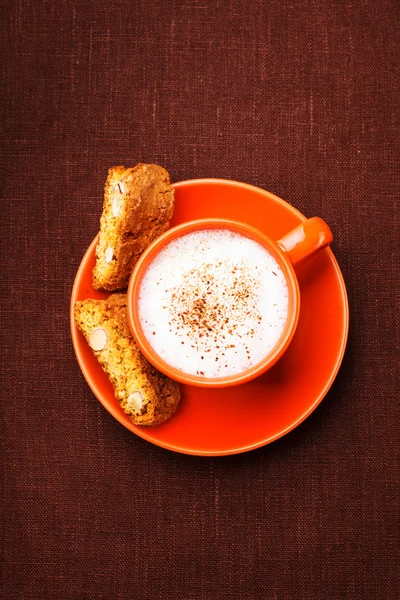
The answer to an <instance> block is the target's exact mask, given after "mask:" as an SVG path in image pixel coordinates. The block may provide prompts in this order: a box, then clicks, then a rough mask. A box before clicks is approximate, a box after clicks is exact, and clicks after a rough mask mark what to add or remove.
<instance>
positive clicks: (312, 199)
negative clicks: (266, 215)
mask: <svg viewBox="0 0 400 600" xmlns="http://www.w3.org/2000/svg"><path fill="white" fill-rule="evenodd" d="M3 7H4V8H3V14H2V18H1V21H0V22H1V39H2V45H3V47H2V57H3V58H2V65H1V67H2V68H1V71H2V80H1V85H2V92H3V101H2V103H1V111H2V131H3V143H2V153H1V175H2V213H1V242H2V252H1V256H2V266H1V269H2V273H3V277H2V280H3V281H2V283H5V284H6V285H5V287H4V292H3V295H2V312H1V316H2V329H1V333H2V344H1V357H2V363H1V374H2V384H1V385H2V387H1V390H2V394H1V395H2V402H1V410H2V416H1V431H2V438H1V439H2V454H1V462H2V475H3V477H2V493H1V507H2V509H3V512H2V523H1V549H2V580H1V597H2V598H5V599H7V600H13V599H18V600H21V599H23V600H28V599H29V600H30V599H32V600H38V599H42V598H43V599H47V598H49V599H52V600H55V599H59V598H60V599H88V600H93V599H105V600H109V599H114V598H116V599H121V600H125V599H131V598H138V599H151V600H153V599H160V600H168V599H174V600H175V599H179V600H180V599H184V600H201V599H209V598H212V599H240V600H247V599H248V600H257V599H263V600H264V599H268V600H269V599H283V600H290V599H295V600H303V599H304V600H310V599H316V600H322V599H336V598H337V599H351V600H354V599H359V598H374V599H375V598H377V599H382V598H383V599H389V598H390V599H391V598H393V599H397V598H398V597H399V596H400V590H399V581H398V578H397V574H396V558H398V557H399V553H398V545H397V542H398V533H397V530H396V528H397V527H398V524H399V520H398V514H399V512H398V504H396V496H397V493H398V491H399V488H398V475H399V462H398V459H399V444H398V441H399V440H398V431H399V427H398V425H399V411H398V405H399V394H398V390H396V378H397V376H398V372H397V365H398V358H396V351H397V352H398V350H399V312H398V306H399V301H400V299H399V278H398V275H399V272H398V260H399V200H398V198H399V171H400V169H399V142H398V140H399V134H400V131H399V112H400V111H399V72H398V70H397V69H398V65H399V58H400V53H399V48H400V46H399V12H400V11H399V4H398V3H397V2H396V0H380V1H379V2H374V1H368V0H360V1H355V0H336V1H334V2H333V1H331V0H326V1H324V0H309V1H306V0H304V1H299V0H296V1H295V0H293V1H287V2H286V1H281V0H273V1H270V2H267V1H262V0H254V1H252V2H245V1H244V0H240V1H232V2H222V1H221V0H213V1H212V2H211V0H210V1H207V0H197V1H190V0H184V1H178V0H156V1H151V0H139V1H138V0H136V1H134V0H131V1H128V0H115V1H114V2H111V1H110V2H106V1H105V0H104V1H100V0H75V1H73V0H67V1H63V2H61V1H60V0H59V1H55V0H15V1H13V2H12V1H8V2H7V1H6V2H5V5H4V3H3ZM138 161H149V162H150V161H154V162H158V163H161V164H163V165H165V166H166V167H167V168H168V169H169V171H170V173H171V176H172V179H173V180H174V181H178V180H181V179H187V178H197V177H225V178H232V179H237V180H241V181H246V182H249V183H252V184H255V185H259V186H261V187H263V188H265V189H268V190H270V191H272V192H274V193H275V194H277V195H279V196H281V197H283V198H285V199H286V200H288V201H289V202H291V203H292V204H293V205H294V206H296V207H297V208H298V209H300V210H301V211H302V212H303V213H304V214H306V215H308V216H312V215H313V214H318V215H321V216H322V217H323V218H325V219H326V220H327V222H328V223H330V224H331V226H332V229H333V231H334V233H335V242H334V246H333V249H334V251H335V254H336V256H337V258H338V261H339V264H340V265H341V267H342V270H343V274H344V277H345V280H346V283H347V287H348V293H349V300H350V311H351V313H350V314H351V330H350V339H349V344H348V349H347V353H346V356H345V360H344V363H343V366H342V369H341V371H340V374H339V376H338V377H337V380H336V382H335V384H334V386H333V388H332V389H331V391H330V392H329V394H328V396H327V397H326V399H325V400H324V402H323V403H322V404H321V406H320V407H319V408H318V409H317V410H316V411H315V413H313V415H312V416H311V417H310V418H309V419H307V420H306V421H305V422H304V423H303V424H302V425H301V426H300V427H298V428H297V429H296V430H295V431H293V432H292V433H290V434H289V435H287V436H286V437H285V438H283V439H281V440H280V441H278V442H276V443H274V444H272V445H270V446H267V447H264V448H262V449H260V450H257V451H254V452H251V453H247V454H243V455H238V456H233V457H226V458H221V459H216V458H214V459H213V458H198V457H191V456H184V455H179V454H174V453H172V452H169V451H166V450H163V449H161V448H158V447H155V446H152V445H151V444H149V443H147V442H145V441H143V440H142V439H140V438H138V437H136V436H134V435H133V434H131V433H129V432H128V431H127V430H125V429H124V428H123V427H122V426H121V425H120V424H119V423H117V422H116V421H115V420H114V419H112V417H111V416H110V415H109V414H108V413H107V412H106V411H105V410H104V408H103V407H102V406H101V405H100V404H99V402H97V401H96V399H95V398H94V397H93V395H92V393H91V391H90V390H89V388H88V386H87V385H86V383H85V381H84V379H83V376H82V375H81V372H80V370H79V368H78V365H77V362H76V360H75V356H74V353H73V350H72V346H71V340H70V334H69V326H68V304H69V296H70V292H71V286H72V282H73V278H74V275H75V272H76V269H77V267H78V265H79V262H80V260H81V257H82V255H83V253H84V251H85V249H86V247H87V246H88V244H89V242H90V241H91V240H92V238H93V237H94V235H95V233H96V231H97V227H98V220H99V208H100V205H101V197H102V188H103V184H104V180H105V177H106V172H107V169H108V167H110V166H112V165H117V164H125V165H128V166H131V165H133V164H135V163H136V162H138ZM396 279H397V281H396Z"/></svg>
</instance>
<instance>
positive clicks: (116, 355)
mask: <svg viewBox="0 0 400 600" xmlns="http://www.w3.org/2000/svg"><path fill="white" fill-rule="evenodd" d="M74 316H75V322H76V324H77V326H78V327H79V329H80V330H81V331H82V333H83V335H84V336H85V338H86V340H87V342H88V344H89V346H90V347H91V348H92V350H93V352H94V354H95V356H96V357H97V360H98V361H99V363H100V365H101V366H102V368H103V370H104V371H105V372H106V373H107V375H108V376H109V378H110V381H111V383H112V385H113V388H114V392H115V396H116V398H117V399H118V400H119V401H120V403H121V407H122V408H123V410H124V411H125V412H126V413H127V414H128V415H129V416H130V418H131V419H132V421H133V422H134V423H135V424H136V425H150V426H151V425H159V424H160V423H162V422H163V421H166V420H167V419H169V418H170V417H171V416H172V415H173V414H174V412H175V410H176V407H177V406H178V403H179V399H180V392H179V386H178V384H177V383H176V381H172V379H169V378H168V377H167V376H166V375H163V374H162V373H160V372H159V371H157V369H155V368H154V367H153V366H152V365H151V364H150V363H149V362H148V361H147V359H146V358H145V357H144V356H143V355H142V354H141V352H140V350H139V348H138V347H137V345H136V342H135V341H134V339H133V337H132V334H131V331H130V329H129V325H128V314H127V306H126V294H113V295H112V296H110V297H109V298H108V299H107V300H90V299H88V300H82V301H81V302H77V303H76V304H75V307H74Z"/></svg>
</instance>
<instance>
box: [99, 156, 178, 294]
mask: <svg viewBox="0 0 400 600" xmlns="http://www.w3.org/2000/svg"><path fill="white" fill-rule="evenodd" d="M173 210H174V189H173V187H172V186H171V183H170V179H169V174H168V171H166V170H165V169H164V168H163V167H160V166H159V165H152V164H142V163H140V164H138V165H136V166H135V167H133V168H131V169H126V168H125V167H113V168H112V169H110V170H109V172H108V177H107V181H106V184H105V188H104V203H103V213H102V216H101V219H100V233H99V239H98V242H97V247H96V264H95V267H94V269H93V287H94V288H95V289H104V290H108V291H113V290H120V289H123V288H126V287H127V286H128V282H129V276H130V274H131V272H132V270H133V267H134V266H135V263H136V262H137V260H138V258H139V256H140V255H141V254H142V252H143V250H145V249H146V248H147V246H148V245H149V244H150V243H151V242H152V241H153V240H154V239H155V238H157V237H158V236H159V235H160V234H161V233H163V232H164V231H166V230H167V229H168V228H169V222H170V219H171V217H172V213H173Z"/></svg>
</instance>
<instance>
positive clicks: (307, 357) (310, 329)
mask: <svg viewBox="0 0 400 600" xmlns="http://www.w3.org/2000/svg"><path fill="white" fill-rule="evenodd" d="M174 187H175V199H176V202H175V213H174V218H173V221H172V223H171V225H177V224H179V223H184V222H186V221H190V220H193V219H201V218H207V217H209V218H211V217H214V218H227V219H235V220H237V221H244V222H246V223H248V224H250V225H253V226H254V227H256V228H258V229H259V230H261V231H263V232H264V233H266V234H267V235H268V236H270V237H271V238H272V239H279V238H281V237H282V236H283V235H284V234H285V233H287V232H288V231H289V230H291V229H293V228H294V227H295V226H296V225H298V224H299V223H301V222H302V221H304V220H305V217H304V216H303V215H302V214H301V213H299V212H298V211H297V210H296V209H294V208H293V207H292V206H290V205H289V204H288V203H287V202H285V201H284V200H281V199H280V198H278V197H277V196H274V195H273V194H271V193H269V192H266V191H264V190H261V189H259V188H256V187H254V186H251V185H247V184H244V183H238V182H235V181H229V180H222V179H197V180H191V181H182V182H180V183H177V184H175V185H174ZM333 233H334V234H335V232H333ZM96 240H97V238H95V239H94V240H93V242H92V243H91V244H90V246H89V248H88V249H87V251H86V254H85V256H84V257H83V259H82V262H81V265H80V267H79V269H78V272H77V274H76V278H75V282H74V286H73V290H72V296H71V333H72V342H73V345H74V350H75V354H76V356H77V359H78V362H79V365H80V368H81V370H82V373H83V375H84V376H85V379H86V381H87V382H88V384H89V386H90V387H91V389H92V391H93V393H94V394H95V396H96V397H97V398H98V400H100V402H101V403H102V404H103V406H104V407H105V408H106V409H107V410H108V411H109V412H110V413H111V414H112V415H113V416H114V417H115V418H116V419H117V420H118V421H119V422H120V423H122V425H124V426H125V427H127V428H128V429H130V430H131V431H132V432H133V433H135V434H136V435H138V436H140V437H142V438H144V439H145V440H148V441H149V442H152V443H153V444H156V445H158V446H162V447H163V448H167V449H169V450H174V451H176V452H182V453H185V454H195V455H205V456H206V455H208V456H219V455H227V454H236V453H239V452H245V451H248V450H252V449H254V448H258V447H260V446H264V445H265V444H268V443H270V442H272V441H274V440H276V439H278V438H280V437H282V436H283V435H285V434H286V433H288V432H289V431H291V430H292V429H294V428H295V427H296V426H297V425H299V424H300V423H301V422H302V421H303V420H304V419H305V418H306V417H307V416H308V415H309V414H310V413H311V412H312V411H313V410H314V409H315V408H316V406H318V404H319V403H320V402H321V400H322V399H323V398H324V396H325V395H326V393H327V392H328V390H329V388H330V387H331V385H332V383H333V381H334V379H335V376H336V374H337V372H338V370H339V367H340V364H341V362H342V358H343V354H344V350H345V347H346V341H347V332H348V321H349V311H348V303H347V294H346V288H345V284H344V281H343V277H342V274H341V272H340V269H339V266H338V264H337V262H336V259H335V257H334V255H333V253H332V251H331V250H330V249H325V250H322V251H321V252H320V253H319V254H318V255H316V256H314V257H312V258H310V259H309V260H308V261H306V262H305V263H304V264H302V265H300V266H299V267H296V273H297V275H298V279H299V284H300V293H301V311H300V319H299V323H298V326H297V330H296V333H295V335H294V338H293V340H292V342H291V344H290V346H289V349H288V350H287V351H286V353H285V354H284V356H283V357H282V358H281V359H280V360H279V361H278V363H277V364H276V365H275V366H274V367H273V368H272V369H271V370H270V371H268V372H267V373H266V374H264V375H262V376H261V377H259V378H258V379H255V380H253V381H251V382H250V383H247V384H244V385H241V386H237V387H233V388H225V389H204V388H198V387H189V386H182V388H181V389H182V401H181V404H180V406H179V408H178V410H177V412H176V414H175V415H174V416H173V417H172V418H171V419H170V420H169V421H167V422H166V423H164V424H162V425H159V426H158V427H154V428H145V427H140V426H136V425H134V424H133V423H132V422H131V420H130V419H129V417H128V416H127V415H126V414H125V413H124V412H123V411H122V409H121V408H120V406H119V403H118V401H117V400H116V398H115V397H114V394H113V391H112V387H111V384H110V382H109V381H108V378H107V376H106V375H105V373H103V371H102V369H101V367H100V366H99V364H98V362H97V360H96V358H95V357H94V355H93V353H92V351H91V350H90V348H89V346H88V345H87V343H86V341H85V340H84V338H83V336H82V335H81V333H80V332H79V331H78V330H77V328H76V326H75V324H74V321H73V306H74V303H75V302H76V301H77V300H83V299H85V298H106V297H107V296H108V295H109V294H108V293H102V292H98V291H96V290H94V289H93V288H92V268H93V266H94V260H95V254H94V251H95V245H96Z"/></svg>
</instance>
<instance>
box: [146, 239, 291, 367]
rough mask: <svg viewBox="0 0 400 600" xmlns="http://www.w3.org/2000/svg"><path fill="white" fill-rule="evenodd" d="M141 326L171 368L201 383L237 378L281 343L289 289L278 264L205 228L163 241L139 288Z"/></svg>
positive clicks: (245, 242) (250, 245)
mask: <svg viewBox="0 0 400 600" xmlns="http://www.w3.org/2000/svg"><path fill="white" fill-rule="evenodd" d="M138 311H139V319H140V323H141V326H142V329H143V332H144V334H145V336H146V338H147V340H148V341H149V343H150V345H151V346H152V347H153V349H154V350H155V352H156V353H157V354H158V355H159V356H160V357H161V358H162V359H163V360H164V361H165V362H166V363H168V364H169V365H170V366H172V367H174V368H176V369H179V370H180V371H182V372H184V373H187V374H191V375H197V376H200V377H206V378H220V377H226V376H231V375H236V374H239V373H242V372H244V371H246V370H248V369H249V368H250V367H252V366H254V365H256V364H257V363H259V362H260V361H261V360H262V359H263V358H264V357H265V356H267V355H268V354H269V353H270V351H271V350H273V348H274V347H275V346H276V345H277V343H278V342H279V340H280V338H281V335H282V333H283V330H284V327H285V323H286V319H287V315H288V285H287V282H286V279H285V276H284V273H283V272H282V269H281V267H280V266H279V264H278V262H277V261H276V259H275V258H274V257H273V256H272V255H271V254H270V253H269V252H268V251H267V250H266V249H265V248H263V247H262V246H261V245H260V244H259V243H258V242H255V241H253V240H251V239H249V238H247V237H245V236H243V235H241V234H239V233H235V232H232V231H230V230H229V229H205V230H200V231H196V232H194V233H189V234H186V235H183V236H182V237H179V238H177V239H174V240H172V241H171V242H169V243H168V244H167V245H166V246H165V247H164V249H163V250H161V251H160V253H159V254H158V255H157V256H156V258H155V259H154V261H153V262H152V263H151V264H150V265H149V267H148V269H147V271H146V272H145V275H144V277H143V279H142V281H141V284H140V288H139V304H138Z"/></svg>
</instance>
